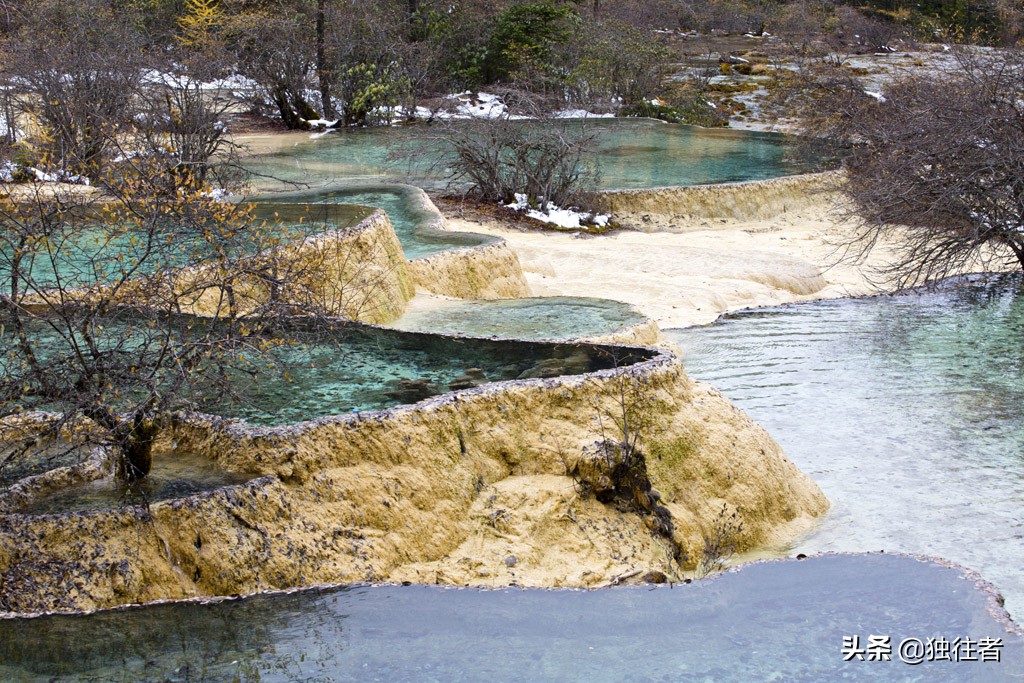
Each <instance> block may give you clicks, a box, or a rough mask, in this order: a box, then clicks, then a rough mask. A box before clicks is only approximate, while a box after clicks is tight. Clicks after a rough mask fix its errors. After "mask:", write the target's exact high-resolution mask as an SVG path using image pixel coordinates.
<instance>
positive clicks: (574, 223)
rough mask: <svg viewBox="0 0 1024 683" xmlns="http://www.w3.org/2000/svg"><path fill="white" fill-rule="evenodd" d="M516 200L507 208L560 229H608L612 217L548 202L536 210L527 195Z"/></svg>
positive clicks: (519, 196)
mask: <svg viewBox="0 0 1024 683" xmlns="http://www.w3.org/2000/svg"><path fill="white" fill-rule="evenodd" d="M515 197H516V200H515V201H514V202H512V203H511V204H506V205H505V207H506V208H509V209H513V210H515V211H519V212H523V213H525V214H526V215H527V216H529V217H530V218H532V219H534V220H538V221H540V222H542V223H550V224H551V225H557V226H558V227H560V228H570V229H571V228H582V227H584V226H586V225H596V226H598V227H601V228H603V227H606V226H607V225H608V221H609V220H610V219H611V216H610V215H608V214H603V213H599V214H593V213H589V212H586V211H579V210H577V209H575V208H569V209H563V208H561V207H560V206H556V205H555V204H554V203H552V202H547V203H546V204H545V205H544V207H543V210H539V209H534V208H532V207H531V206H530V202H529V199H528V198H527V196H526V195H525V194H520V193H518V192H517V193H516V195H515Z"/></svg>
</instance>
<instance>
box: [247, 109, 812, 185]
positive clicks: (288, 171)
mask: <svg viewBox="0 0 1024 683" xmlns="http://www.w3.org/2000/svg"><path fill="white" fill-rule="evenodd" d="M523 125H534V126H536V125H544V124H538V123H536V122H533V123H528V122H527V123H523ZM578 125H579V126H581V127H583V129H584V130H585V131H586V132H587V133H588V134H593V135H595V136H596V140H597V150H598V151H597V153H596V155H594V156H593V157H592V158H591V159H590V163H592V164H593V165H594V168H595V169H596V171H597V174H598V185H599V187H601V188H604V189H622V188H643V187H661V186H668V185H702V184H707V183H723V182H736V181H743V180H761V179H764V178H775V177H779V176H784V175H791V174H794V173H802V172H805V171H807V170H808V167H807V166H806V165H804V164H800V163H797V162H792V161H788V160H787V159H786V158H785V152H786V144H787V143H786V137H785V136H783V135H779V134H776V133H758V132H749V131H736V130H720V129H708V128H699V127H694V126H681V125H671V124H665V123H662V122H660V121H653V120H650V119H591V120H588V121H586V122H584V123H579V124H578ZM431 133H432V129H431V128H430V127H429V126H428V125H427V124H423V125H420V126H412V127H409V128H371V129H363V130H357V131H348V132H344V133H333V134H330V135H327V136H324V137H321V138H319V139H316V140H310V141H308V142H305V143H303V144H299V145H296V146H295V147H292V148H289V149H286V150H282V151H281V152H278V153H275V154H271V155H265V156H261V157H259V158H256V159H253V160H251V161H249V162H247V165H248V166H249V167H250V168H251V169H252V170H254V171H256V172H258V173H259V174H261V175H262V176H266V177H263V178H260V179H259V182H260V184H264V185H267V186H269V185H271V184H273V183H272V182H271V181H270V179H271V178H276V179H278V180H279V181H287V182H293V183H308V184H312V185H314V186H315V185H322V184H329V183H335V182H339V181H346V182H352V181H367V180H371V181H382V180H390V181H394V182H408V183H412V184H414V185H418V186H421V187H426V188H430V189H439V188H442V187H444V185H445V183H446V182H447V179H446V176H447V169H446V167H445V164H444V163H443V154H438V153H437V152H434V151H432V150H436V149H437V143H436V142H433V141H429V140H422V138H429V137H430V135H431ZM392 152H396V153H399V154H400V156H402V157H403V160H401V161H389V160H388V157H389V153H392ZM438 159H440V160H441V161H440V163H438V161H437V160H438Z"/></svg>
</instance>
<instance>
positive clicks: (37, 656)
mask: <svg viewBox="0 0 1024 683" xmlns="http://www.w3.org/2000/svg"><path fill="white" fill-rule="evenodd" d="M986 606H987V595H985V594H983V593H982V592H980V591H979V590H977V589H976V588H975V587H974V586H973V584H972V583H971V582H970V581H968V580H965V579H964V578H962V576H961V574H960V572H959V571H958V570H956V569H951V568H948V567H944V566H940V565H937V564H933V563H930V562H922V561H918V560H915V559H911V558H906V557H896V556H891V555H870V556H834V557H821V558H811V559H808V560H804V561H800V562H797V561H790V562H773V563H766V564H759V565H753V566H750V567H747V568H745V569H743V570H742V571H740V572H738V573H729V574H726V575H724V576H721V577H718V578H716V579H713V580H705V581H701V582H695V583H693V584H689V585H677V586H673V587H668V586H663V587H659V588H655V589H650V588H615V589H607V590H597V591H567V590H565V591H548V590H523V589H513V588H510V589H504V590H490V591H488V590H470V589H461V590H460V589H444V588H440V587H434V586H406V587H402V586H387V587H354V588H336V589H330V590H321V591H306V592H301V593H294V594H291V595H278V596H257V597H251V598H245V599H243V600H238V601H233V602H224V603H219V604H213V605H196V604H171V605H162V606H153V607H145V608H133V609H127V610H120V611H115V612H106V613H100V614H95V615H91V616H77V617H43V618H38V619H31V620H25V619H21V620H12V621H0V677H2V678H3V680H6V681H11V682H12V683H15V682H18V683H20V682H23V681H24V682H28V681H51V680H60V681H104V682H107V683H113V682H119V681H154V682H155V681H161V682H162V681H240V682H241V681H245V682H249V681H260V682H261V683H271V682H275V681H325V682H326V681H330V682H335V681H389V682H390V681H444V682H446V683H447V682H450V681H451V682H455V681H531V682H533V681H588V682H593V683H603V682H605V681H608V682H615V683H619V682H620V681H645V682H646V681H673V682H674V681H714V682H715V683H730V682H736V683H749V682H751V681H780V682H781V681H785V682H787V683H801V682H802V683H820V682H821V681H838V680H849V681H886V682H890V683H891V682H894V681H895V682H902V681H928V682H934V681H951V682H952V681H956V682H965V681H977V682H979V683H998V682H1001V681H1013V680H1019V678H1020V677H1021V676H1022V675H1024V653H1022V641H1021V638H1020V636H1017V635H1012V634H1008V633H1006V632H1004V630H1003V626H1002V624H1000V623H998V622H997V621H996V620H995V619H994V618H993V617H992V616H991V615H990V614H989V613H988V612H987V611H986ZM869 635H883V636H889V638H890V642H891V645H892V652H891V655H890V656H891V660H889V661H859V660H856V659H854V660H853V661H849V662H844V661H843V651H842V649H843V639H844V637H851V638H852V637H853V636H857V637H858V638H859V639H860V643H861V645H862V646H863V645H865V644H866V642H867V639H868V636H869ZM907 638H918V639H920V640H921V641H922V642H924V641H926V639H928V638H946V639H947V640H948V641H950V642H952V641H953V640H954V639H956V638H964V639H965V638H970V639H971V640H972V641H973V642H974V643H975V644H976V643H978V642H979V641H980V640H981V639H982V638H1001V639H1002V647H1001V648H996V647H994V646H992V647H986V651H987V652H998V654H999V658H1000V661H999V662H981V661H964V662H956V663H954V662H951V661H931V662H928V661H926V662H923V663H921V664H920V665H910V664H906V663H904V662H903V661H900V658H899V644H900V643H901V642H902V641H903V640H904V639H907ZM958 651H959V650H958ZM973 656H974V657H976V658H977V657H978V656H979V655H978V651H977V645H975V652H974V655H973Z"/></svg>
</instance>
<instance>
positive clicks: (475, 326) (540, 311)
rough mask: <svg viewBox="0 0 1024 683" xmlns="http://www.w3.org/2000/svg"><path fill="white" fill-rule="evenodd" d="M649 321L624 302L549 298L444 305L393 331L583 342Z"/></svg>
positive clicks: (415, 314) (404, 320)
mask: <svg viewBox="0 0 1024 683" xmlns="http://www.w3.org/2000/svg"><path fill="white" fill-rule="evenodd" d="M646 319H647V318H646V317H645V316H644V315H643V314H642V313H640V312H638V311H637V310H636V309H634V308H633V307H632V306H630V305H629V304H626V303H622V302H620V301H611V300H609V299H594V298H588V297H570V296H550V297H536V298H532V297H531V298H526V299H491V300H451V301H443V302H438V303H436V304H435V305H434V306H433V307H430V308H425V309H417V310H412V311H408V312H406V313H405V315H403V316H402V317H401V318H399V319H398V320H396V321H394V322H393V323H390V324H389V325H388V327H393V328H395V329H399V330H414V331H418V332H442V333H457V334H468V335H471V336H474V337H498V338H503V339H529V340H541V339H582V338H585V337H597V336H602V335H609V334H612V333H614V332H618V331H620V330H623V329H625V328H627V327H631V326H633V325H638V324H640V323H642V322H644V321H645V320H646Z"/></svg>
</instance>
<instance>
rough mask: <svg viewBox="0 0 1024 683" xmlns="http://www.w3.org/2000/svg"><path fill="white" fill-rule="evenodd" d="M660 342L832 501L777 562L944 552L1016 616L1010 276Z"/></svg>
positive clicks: (1018, 574)
mask: <svg viewBox="0 0 1024 683" xmlns="http://www.w3.org/2000/svg"><path fill="white" fill-rule="evenodd" d="M668 334H669V336H670V337H671V338H672V339H673V340H674V341H676V342H677V343H679V344H680V345H682V347H683V349H684V350H685V352H686V365H687V369H688V371H689V372H690V374H691V375H693V376H694V377H696V378H698V379H703V380H707V381H709V382H710V383H711V384H713V385H714V386H716V387H718V388H719V389H721V390H722V391H723V392H724V393H725V394H726V395H727V396H729V397H730V398H732V399H733V400H734V401H735V402H736V403H737V405H739V406H740V407H741V408H742V409H743V410H745V411H746V412H748V413H749V414H750V415H751V416H753V417H754V418H755V419H756V420H758V421H759V422H760V423H761V424H762V425H764V426H765V427H766V428H767V430H768V432H769V433H770V434H772V436H774V437H775V439H776V440H777V441H778V442H779V443H780V444H781V445H782V447H783V448H784V449H785V450H786V452H787V453H788V454H789V456H790V458H791V459H792V460H793V461H794V462H795V463H796V464H797V465H798V466H799V467H800V468H801V469H802V470H803V471H804V472H806V473H807V474H808V475H810V476H811V477H812V478H813V479H814V480H815V481H816V482H818V484H819V485H820V486H821V487H822V489H823V490H824V491H825V494H826V495H827V496H828V497H829V500H831V501H832V510H831V512H830V513H829V514H828V516H827V518H826V519H825V520H824V522H823V523H822V524H821V526H820V527H819V528H818V529H817V530H816V531H814V532H813V533H811V534H810V535H809V536H808V537H807V538H804V539H803V540H801V541H799V542H798V543H797V544H795V545H794V546H793V547H792V548H786V549H782V550H783V551H785V552H790V553H792V552H815V551H822V550H843V551H861V550H879V549H885V550H889V551H905V552H915V553H925V554H929V555H936V556H940V557H945V558H948V559H950V560H952V561H954V562H957V563H960V564H963V565H965V566H968V567H971V568H973V569H977V570H978V571H980V572H981V573H982V574H983V575H984V576H985V577H986V578H987V579H988V580H990V581H992V582H993V583H995V584H996V586H998V587H999V589H1000V590H1001V591H1002V592H1003V593H1004V594H1005V596H1006V600H1007V602H1006V606H1007V609H1008V610H1009V611H1010V613H1011V614H1014V615H1016V616H1017V617H1018V618H1019V617H1020V616H1021V615H1024V286H1022V281H1021V276H1020V275H1019V274H1017V275H1005V276H996V277H987V278H973V279H972V280H971V281H969V282H962V283H959V284H950V285H947V286H943V287H942V288H940V289H939V290H937V291H932V292H925V293H921V294H906V295H900V296H882V297H874V298H866V299H854V300H839V301H828V302H817V303H808V304H799V305H793V306H786V307H782V308H775V309H767V310H757V311H751V312H745V313H739V314H735V315H730V316H727V317H726V318H724V319H723V320H722V321H721V322H719V323H716V324H714V325H711V326H709V327H705V328H693V329H688V330H678V331H670V332H669V333H668Z"/></svg>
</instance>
